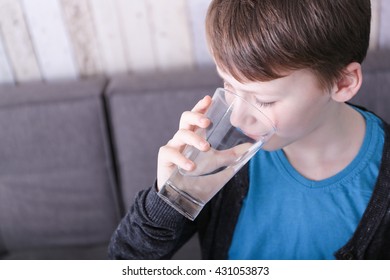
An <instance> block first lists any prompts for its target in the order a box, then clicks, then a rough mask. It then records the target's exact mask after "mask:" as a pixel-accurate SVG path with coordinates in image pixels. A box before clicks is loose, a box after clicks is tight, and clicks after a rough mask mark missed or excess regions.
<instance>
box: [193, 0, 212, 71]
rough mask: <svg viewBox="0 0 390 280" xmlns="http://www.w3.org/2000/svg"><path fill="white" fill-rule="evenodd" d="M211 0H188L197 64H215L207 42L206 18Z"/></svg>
mask: <svg viewBox="0 0 390 280" xmlns="http://www.w3.org/2000/svg"><path fill="white" fill-rule="evenodd" d="M210 2H211V0H192V1H188V7H189V15H190V27H191V31H192V38H193V47H194V53H195V62H196V65H197V66H204V65H210V64H213V60H212V58H211V56H210V52H209V50H208V47H207V42H206V32H205V20H206V13H207V8H208V6H209V4H210Z"/></svg>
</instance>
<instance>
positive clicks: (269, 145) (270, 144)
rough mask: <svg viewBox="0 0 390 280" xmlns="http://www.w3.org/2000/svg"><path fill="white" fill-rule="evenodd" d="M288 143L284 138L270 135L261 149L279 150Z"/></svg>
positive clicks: (268, 150)
mask: <svg viewBox="0 0 390 280" xmlns="http://www.w3.org/2000/svg"><path fill="white" fill-rule="evenodd" d="M289 144H290V143H287V142H286V141H285V140H284V141H283V140H282V139H280V138H278V137H275V136H274V137H271V139H269V140H268V141H267V142H266V143H265V144H264V145H263V146H262V147H261V149H262V150H264V151H267V152H272V151H276V150H280V149H282V148H284V147H286V146H287V145H289Z"/></svg>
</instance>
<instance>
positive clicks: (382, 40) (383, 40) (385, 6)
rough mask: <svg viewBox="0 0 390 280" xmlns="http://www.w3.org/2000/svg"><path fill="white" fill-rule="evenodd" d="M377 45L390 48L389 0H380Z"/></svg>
mask: <svg viewBox="0 0 390 280" xmlns="http://www.w3.org/2000/svg"><path fill="white" fill-rule="evenodd" d="M379 47H380V48H383V49H384V48H387V49H389V48H390V1H389V0H382V1H381V14H380V33H379Z"/></svg>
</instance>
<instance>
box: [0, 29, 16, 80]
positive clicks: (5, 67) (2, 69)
mask: <svg viewBox="0 0 390 280" xmlns="http://www.w3.org/2000/svg"><path fill="white" fill-rule="evenodd" d="M0 31H1V30H0ZM0 35H1V34H0ZM0 84H14V76H13V73H12V68H11V66H10V64H9V62H8V58H7V53H6V52H5V49H4V45H3V38H2V36H0Z"/></svg>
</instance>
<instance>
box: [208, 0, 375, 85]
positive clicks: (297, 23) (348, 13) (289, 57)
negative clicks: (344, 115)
mask: <svg viewBox="0 0 390 280" xmlns="http://www.w3.org/2000/svg"><path fill="white" fill-rule="evenodd" d="M370 21H371V5H370V0H213V1H212V2H211V4H210V6H209V9H208V12H207V18H206V34H207V40H208V44H209V48H210V51H211V53H212V55H213V57H214V59H215V62H216V64H217V65H218V67H220V68H221V69H222V70H223V71H225V72H227V73H230V74H231V75H232V76H233V77H234V78H235V79H236V80H238V81H241V82H243V81H268V80H272V79H276V78H280V77H282V74H281V72H283V71H289V70H298V69H304V68H307V69H311V70H312V71H314V73H316V74H317V75H318V78H319V81H320V83H321V85H322V86H324V87H329V86H331V85H332V84H333V83H334V82H335V81H337V80H338V79H339V78H340V77H341V75H342V71H343V68H344V67H345V66H346V65H348V64H349V63H351V62H358V63H362V61H363V59H364V57H365V56H366V53H367V49H368V44H369V37H370Z"/></svg>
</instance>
